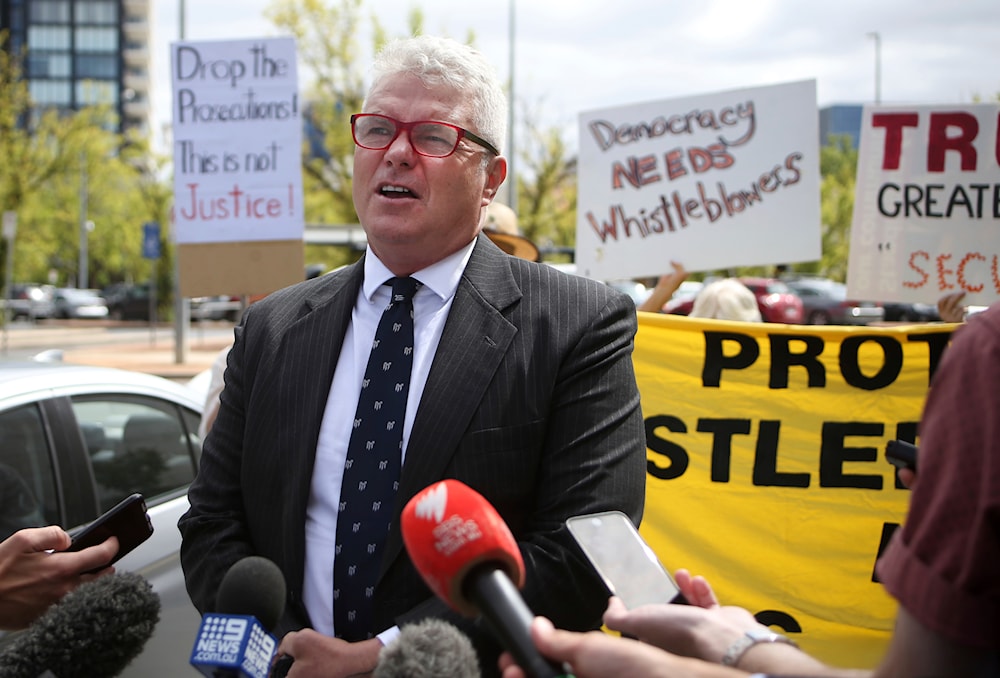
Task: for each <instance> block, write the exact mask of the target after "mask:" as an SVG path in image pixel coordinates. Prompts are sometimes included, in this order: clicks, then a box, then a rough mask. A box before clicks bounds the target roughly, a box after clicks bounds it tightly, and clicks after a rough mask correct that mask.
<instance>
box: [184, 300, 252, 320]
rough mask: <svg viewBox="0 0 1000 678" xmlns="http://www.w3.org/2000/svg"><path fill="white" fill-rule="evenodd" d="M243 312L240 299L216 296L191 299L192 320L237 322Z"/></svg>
mask: <svg viewBox="0 0 1000 678" xmlns="http://www.w3.org/2000/svg"><path fill="white" fill-rule="evenodd" d="M242 312H243V302H242V301H241V300H240V298H239V297H231V296H215V297H194V298H193V299H191V320H230V321H233V322H235V321H236V320H237V319H238V318H239V317H240V314H241V313H242Z"/></svg>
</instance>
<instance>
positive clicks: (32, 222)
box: [0, 35, 169, 289]
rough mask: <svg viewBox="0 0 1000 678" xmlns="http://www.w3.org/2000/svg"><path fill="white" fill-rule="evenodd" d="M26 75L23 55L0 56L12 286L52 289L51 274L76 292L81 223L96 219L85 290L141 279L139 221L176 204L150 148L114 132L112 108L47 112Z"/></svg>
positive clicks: (145, 267)
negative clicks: (11, 214) (13, 223)
mask: <svg viewBox="0 0 1000 678" xmlns="http://www.w3.org/2000/svg"><path fill="white" fill-rule="evenodd" d="M3 39H5V35H0V40H3ZM21 76H22V71H21V63H20V59H19V56H18V55H11V54H10V53H9V52H7V51H5V50H3V49H0V153H2V156H0V157H3V158H4V159H5V162H4V163H0V209H2V210H12V211H15V212H16V213H17V215H18V233H17V239H16V240H15V248H16V251H15V256H14V269H15V270H14V278H16V279H18V280H26V281H28V280H32V281H47V280H49V278H50V273H51V277H53V278H54V282H56V283H57V284H59V285H67V284H76V283H77V282H78V281H79V276H80V271H79V254H80V229H81V222H83V221H84V220H85V219H89V220H91V221H93V222H94V223H95V224H96V228H95V230H94V231H93V232H92V233H91V234H90V236H89V238H88V254H89V256H88V257H87V261H88V274H89V275H88V285H90V286H103V285H106V284H108V283H110V282H113V281H120V280H127V279H144V278H145V277H147V276H148V274H149V268H150V264H149V262H147V261H146V260H144V259H142V258H141V256H139V255H140V253H141V246H142V243H141V238H142V232H141V227H142V223H143V222H145V221H160V222H161V223H165V222H166V218H167V207H166V205H167V201H168V200H169V189H168V188H167V187H166V185H165V184H164V182H163V181H162V180H160V179H159V178H158V175H157V174H156V171H157V170H154V169H151V168H150V163H151V160H150V158H151V156H150V155H149V151H148V146H146V145H145V142H143V141H142V140H140V139H138V138H133V139H131V143H128V144H126V143H125V142H124V139H123V137H122V136H121V135H119V134H116V133H114V132H112V131H110V130H112V129H113V128H114V126H115V124H114V123H115V118H114V116H113V114H112V113H111V111H110V110H109V109H108V108H106V107H103V108H102V107H89V108H85V109H83V110H80V111H76V112H65V111H63V112H60V111H56V110H42V109H40V108H39V107H37V106H35V105H34V103H33V102H32V100H31V98H30V95H29V91H28V87H27V84H26V83H25V81H24V80H23V79H22V77H21ZM84 198H85V199H86V213H84V209H83V200H84ZM3 262H6V253H4V257H3ZM166 288H169V285H168V286H167V287H166ZM166 288H165V289H166Z"/></svg>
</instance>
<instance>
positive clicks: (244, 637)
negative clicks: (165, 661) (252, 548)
mask: <svg viewBox="0 0 1000 678" xmlns="http://www.w3.org/2000/svg"><path fill="white" fill-rule="evenodd" d="M285 592H286V589H285V577H284V575H283V574H282V573H281V570H280V569H278V566H277V565H275V564H274V563H273V562H271V561H270V560H268V559H267V558H262V557H260V556H249V557H247V558H243V559H242V560H238V561H236V563H234V564H233V566H232V567H230V568H229V571H228V572H226V576H225V577H223V578H222V583H221V584H220V585H219V596H218V601H217V604H216V605H217V607H218V608H219V610H220V611H219V612H217V613H208V614H206V615H205V616H204V617H202V620H201V627H200V628H199V629H198V637H197V639H196V640H195V643H194V648H193V649H192V650H191V666H193V667H195V668H196V669H198V671H200V672H201V674H202V675H204V676H207V677H208V678H267V676H268V672H269V671H270V669H271V660H272V659H273V658H274V655H275V653H276V652H277V649H278V641H277V639H275V637H274V636H272V635H271V633H270V631H269V629H272V628H274V627H275V625H276V624H277V623H278V620H279V619H280V618H281V615H282V614H283V613H284V611H285Z"/></svg>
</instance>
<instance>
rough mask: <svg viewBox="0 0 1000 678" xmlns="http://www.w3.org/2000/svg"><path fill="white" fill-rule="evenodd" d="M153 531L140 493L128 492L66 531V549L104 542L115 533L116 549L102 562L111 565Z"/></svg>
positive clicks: (81, 547)
mask: <svg viewBox="0 0 1000 678" xmlns="http://www.w3.org/2000/svg"><path fill="white" fill-rule="evenodd" d="M152 534H153V523H152V521H151V520H150V518H149V514H148V513H146V501H145V499H143V497H142V495H141V494H138V493H136V494H132V495H130V496H128V497H126V498H125V499H123V500H122V501H121V502H119V503H118V504H117V505H115V506H114V507H113V508H111V509H110V510H108V511H107V512H106V513H104V515H102V516H100V517H99V518H98V519H97V520H95V521H94V522H92V523H90V524H88V525H86V526H84V527H82V528H80V529H78V530H74V531H73V532H71V533H70V537H71V538H72V539H73V542H72V543H71V544H70V547H69V548H68V549H67V550H68V551H80V550H83V549H85V548H88V547H90V546H96V545H97V544H101V543H104V541H105V540H106V539H107V538H108V537H112V536H114V537H118V553H117V554H115V557H114V558H112V559H111V562H109V563H105V565H104V567H107V566H108V565H113V564H114V563H116V562H118V561H119V560H120V559H121V558H123V557H124V556H125V555H126V554H127V553H129V552H130V551H132V550H133V549H134V548H135V547H137V546H138V545H139V544H141V543H142V542H144V541H146V540H147V539H149V537H150V536H151V535H152Z"/></svg>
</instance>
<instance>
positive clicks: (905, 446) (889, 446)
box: [885, 440, 917, 471]
mask: <svg viewBox="0 0 1000 678" xmlns="http://www.w3.org/2000/svg"><path fill="white" fill-rule="evenodd" d="M885 460H886V461H888V462H889V463H890V464H892V465H893V466H895V467H897V468H908V469H910V470H911V471H916V470H917V446H916V445H914V444H913V443H908V442H906V441H905V440H890V441H889V442H887V443H886V444H885Z"/></svg>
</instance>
